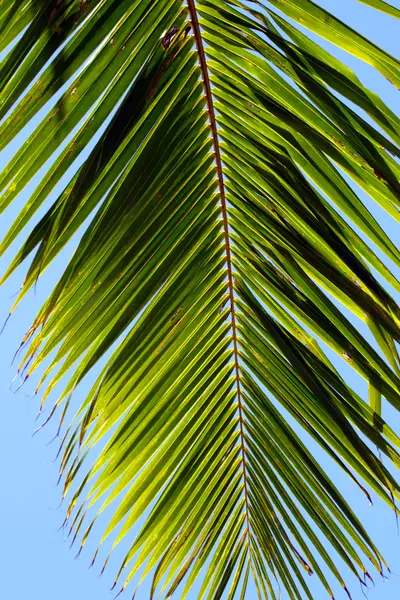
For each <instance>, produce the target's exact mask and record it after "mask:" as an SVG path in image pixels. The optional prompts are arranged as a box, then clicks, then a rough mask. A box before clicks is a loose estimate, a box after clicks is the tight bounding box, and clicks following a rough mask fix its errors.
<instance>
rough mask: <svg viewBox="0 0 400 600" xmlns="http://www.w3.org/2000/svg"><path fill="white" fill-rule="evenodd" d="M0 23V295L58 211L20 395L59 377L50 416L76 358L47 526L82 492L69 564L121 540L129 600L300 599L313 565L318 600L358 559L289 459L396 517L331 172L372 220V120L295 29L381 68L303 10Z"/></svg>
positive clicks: (359, 295)
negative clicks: (5, 222) (0, 164)
mask: <svg viewBox="0 0 400 600" xmlns="http://www.w3.org/2000/svg"><path fill="white" fill-rule="evenodd" d="M363 1H364V4H367V5H369V6H370V7H372V8H373V9H377V10H381V11H383V12H386V13H387V14H389V15H391V16H392V17H397V18H398V17H399V11H398V9H396V8H394V7H392V6H390V5H389V4H388V3H386V2H383V1H381V0H371V1H367V0H363ZM2 11H3V12H2V16H1V19H0V28H1V31H2V42H1V44H2V45H1V50H3V51H4V52H3V56H4V57H3V62H2V64H1V71H0V85H1V101H0V116H1V118H2V124H1V126H0V144H1V148H2V149H6V148H7V147H8V144H9V143H10V142H11V141H12V140H13V139H14V138H15V137H16V136H17V134H20V133H21V132H22V133H21V135H22V136H25V137H24V142H23V143H22V144H21V145H20V147H19V148H18V150H17V152H16V153H15V154H14V155H13V156H12V158H11V159H10V161H9V163H8V165H7V166H6V168H5V169H4V171H3V173H2V174H1V176H0V188H1V196H0V207H1V210H2V211H4V210H5V209H7V208H8V206H9V205H10V204H11V203H12V202H14V201H15V200H16V199H17V198H18V197H19V194H20V193H21V192H22V191H23V190H24V189H25V187H26V186H27V185H28V183H29V182H30V181H31V180H32V179H33V178H34V177H37V178H38V179H37V181H38V183H37V186H36V189H34V191H33V192H32V194H31V195H30V197H29V199H28V200H27V202H26V204H25V205H24V206H23V207H22V208H21V210H20V212H19V214H18V216H17V217H16V219H15V221H14V223H13V224H12V225H11V227H10V229H9V231H8V232H7V234H6V235H5V238H4V239H3V241H2V243H1V246H0V253H1V254H3V253H4V252H5V251H6V250H8V249H9V247H10V246H11V245H12V244H13V243H14V242H15V240H16V239H17V238H18V239H20V238H19V237H18V236H19V234H20V233H21V232H23V231H25V227H26V226H28V225H30V224H31V229H30V232H29V233H28V234H27V235H25V239H24V240H23V242H22V244H21V245H20V248H19V250H18V251H17V252H16V254H15V257H14V259H13V260H12V261H11V263H10V266H9V268H8V270H7V272H6V273H5V275H4V278H3V281H4V280H5V279H6V278H8V277H9V276H10V275H11V274H12V273H13V272H14V271H15V270H16V269H17V267H19V266H20V265H21V263H22V262H23V261H24V260H25V259H26V258H28V257H29V261H30V262H29V268H28V270H27V274H26V277H25V279H24V282H23V286H22V288H21V291H20V293H19V295H18V297H17V299H16V301H15V304H14V307H13V308H12V310H14V308H15V307H16V306H17V305H18V304H19V302H20V301H21V300H22V298H23V297H24V296H25V295H26V294H27V293H28V292H29V290H31V288H32V287H33V286H34V285H35V284H36V282H37V280H38V278H39V277H40V276H41V274H42V273H43V272H44V271H45V270H46V268H47V267H48V266H49V265H50V263H51V262H52V261H53V260H54V259H55V258H56V257H57V255H59V253H60V252H62V251H63V249H64V248H65V246H66V245H67V244H68V242H69V241H70V240H71V239H72V238H73V237H74V236H75V235H76V234H77V233H78V231H80V230H81V229H82V227H83V235H82V237H81V238H80V240H79V243H78V245H77V248H76V250H75V251H74V252H73V253H72V256H71V257H70V260H69V263H68V265H67V267H66V268H65V270H64V272H63V273H62V274H61V276H60V278H59V280H58V281H57V282H56V285H55V287H54V290H53V291H52V293H51V294H50V296H49V297H48V299H47V300H46V302H45V303H44V305H43V306H42V308H41V309H40V311H39V313H38V314H37V316H36V318H35V320H34V322H33V324H32V326H31V328H30V329H29V331H28V332H27V334H26V336H25V338H24V339H23V341H22V344H21V346H22V347H23V348H24V355H23V359H22V362H21V365H20V371H21V377H22V379H23V381H25V380H26V379H27V378H28V377H30V376H31V374H32V373H33V372H34V371H36V370H37V369H38V368H39V367H40V366H41V365H45V368H42V370H41V371H42V376H41V379H40V381H39V383H38V385H37V388H36V390H37V391H39V390H41V392H42V404H41V406H43V404H44V402H45V400H46V399H47V397H48V396H49V394H50V393H51V392H52V391H53V389H54V388H55V387H56V385H57V384H58V383H59V382H60V381H62V385H63V389H62V391H61V392H59V393H58V396H57V397H56V398H55V404H54V408H53V410H52V411H51V413H50V416H51V415H52V414H53V412H54V411H55V408H56V407H63V408H62V409H61V420H60V427H59V432H60V431H61V429H62V428H63V424H64V421H65V418H66V415H67V414H69V406H70V399H71V396H73V397H74V398H75V397H76V396H77V395H78V392H76V391H75V390H76V388H77V387H78V386H79V384H80V383H81V382H82V380H83V379H84V378H85V377H86V376H87V375H89V374H90V373H91V371H92V369H93V368H94V367H96V366H97V367H98V368H100V374H99V375H98V377H97V379H96V380H95V381H94V383H93V382H92V383H93V384H92V388H91V390H90V392H89V394H88V396H87V397H86V398H85V399H83V400H82V402H81V404H80V406H78V409H77V412H76V414H75V416H74V417H72V418H70V422H69V424H68V426H67V428H66V429H65V430H63V438H62V443H61V448H60V452H61V468H60V473H61V475H62V476H63V478H64V494H63V495H64V496H66V495H67V494H68V496H69V507H68V510H67V521H68V522H69V523H70V532H71V534H73V539H74V540H75V539H76V538H80V539H81V548H82V546H83V545H84V544H85V542H86V539H87V538H88V536H89V535H90V536H92V535H95V532H96V531H97V529H96V528H94V523H95V521H96V519H97V517H98V515H100V514H101V513H103V512H104V511H105V509H106V508H107V511H106V513H105V514H106V515H108V516H107V520H104V519H103V523H105V525H104V529H103V532H102V535H101V539H100V540H99V548H98V549H97V550H96V554H95V558H96V557H97V555H98V553H99V552H105V554H104V556H106V555H107V547H108V552H111V551H113V550H114V548H116V546H118V545H119V543H120V542H121V540H122V539H123V538H125V536H129V540H130V541H129V544H128V550H127V552H126V554H125V556H124V555H122V564H121V568H120V570H119V572H118V574H117V578H116V580H115V585H117V582H118V581H119V582H120V586H121V585H122V589H125V587H126V586H127V585H128V584H129V582H130V581H131V580H135V581H136V582H137V581H139V579H140V581H142V580H143V579H145V578H148V577H150V579H151V580H152V586H151V597H152V598H153V597H156V596H157V597H158V596H159V595H160V597H165V598H169V597H171V596H172V595H175V594H178V595H180V597H181V598H185V597H186V596H187V595H188V594H189V592H190V590H191V589H192V587H193V585H194V584H195V582H198V590H199V591H198V596H197V597H198V598H220V597H222V596H223V595H224V594H225V595H226V597H227V598H229V599H233V598H245V597H246V591H247V589H248V585H249V581H250V580H252V581H253V583H254V585H255V589H256V590H257V594H258V596H259V597H260V598H271V599H274V598H277V597H278V596H279V586H282V587H283V588H285V589H286V592H287V595H288V597H289V598H293V599H298V598H303V597H304V598H312V596H311V592H310V590H309V588H308V581H307V579H308V577H307V578H306V576H308V575H311V574H313V573H314V574H315V576H316V577H317V578H318V579H319V580H320V582H321V584H322V586H323V587H324V588H325V589H326V592H327V595H328V596H331V597H332V598H333V594H334V593H335V592H334V591H332V590H335V589H336V588H337V587H339V588H340V587H342V588H343V589H344V590H346V591H347V590H348V587H347V586H348V585H349V584H348V583H347V582H346V581H345V576H344V575H343V572H345V573H348V572H351V573H352V574H353V575H354V576H355V577H356V578H358V579H359V580H360V581H362V580H363V578H365V577H370V575H369V573H368V568H367V564H368V563H367V559H368V560H369V562H371V563H372V564H373V566H374V567H375V568H376V569H377V570H378V572H379V573H382V570H383V568H384V566H385V564H386V563H385V561H384V559H383V557H382V555H381V553H380V550H378V549H377V548H376V547H375V545H374V542H373V540H372V539H371V538H370V535H369V534H368V532H367V530H366V528H365V525H364V524H363V523H361V522H360V520H359V519H358V517H357V514H356V511H355V509H354V508H352V507H351V506H350V504H349V502H348V500H346V498H345V497H344V496H343V495H342V493H341V492H340V490H339V489H338V488H337V487H336V485H335V483H334V482H333V480H332V478H331V477H330V476H329V474H327V473H326V472H325V470H324V469H323V468H322V467H321V466H320V465H319V463H318V460H317V458H316V457H315V455H314V451H313V450H312V448H315V444H316V445H317V446H319V447H320V448H321V451H323V452H325V453H326V455H327V456H328V457H329V458H330V459H331V461H332V462H334V463H336V465H338V467H339V468H340V469H341V470H342V471H343V473H344V474H346V475H347V476H348V477H350V478H351V480H352V481H353V483H354V485H355V486H358V488H359V489H361V490H362V492H363V493H364V494H365V496H366V497H367V498H368V499H369V500H371V499H372V497H373V496H375V495H378V496H379V497H381V498H382V499H383V500H384V501H386V503H387V504H388V506H389V507H390V508H392V509H394V510H397V509H396V501H397V500H398V499H399V498H400V486H399V484H398V481H397V479H396V477H395V476H394V474H393V473H394V471H393V469H391V468H390V466H391V465H393V466H395V467H399V465H400V455H399V447H400V439H399V436H398V435H397V433H396V432H395V431H394V430H393V429H392V428H391V427H390V424H389V423H387V422H385V420H384V419H383V417H382V414H381V412H382V401H383V400H384V401H385V402H388V403H390V405H391V406H392V407H393V408H394V409H395V410H399V409H400V365H399V355H398V351H397V343H398V342H399V339H400V311H399V307H398V305H397V303H396V301H395V294H396V293H398V292H399V291H400V283H399V281H398V280H397V279H396V276H395V270H396V268H398V267H399V266H400V252H399V249H398V247H397V246H396V244H395V243H393V241H392V240H391V239H390V237H389V236H388V234H387V233H386V232H385V230H384V228H383V227H382V226H381V225H380V224H379V223H378V222H377V221H376V219H375V218H374V216H373V214H372V213H371V212H370V210H369V209H368V207H367V205H366V202H365V200H364V198H365V196H364V197H363V196H362V195H360V194H358V193H357V192H356V187H355V186H352V185H350V183H349V182H350V181H353V182H354V183H355V184H356V185H357V186H358V187H359V188H360V189H361V190H364V192H366V193H367V194H368V196H369V198H370V200H371V201H374V202H375V203H377V205H379V206H380V207H381V208H382V209H383V210H384V211H386V212H387V214H388V215H390V217H392V218H393V219H395V220H397V221H400V212H399V207H400V184H399V180H400V177H399V176H400V167H399V162H398V158H399V157H400V135H399V132H400V120H399V117H398V116H397V115H396V114H394V113H393V112H392V111H391V110H390V109H389V107H388V106H386V105H385V104H384V102H383V101H382V100H381V99H380V98H379V97H378V96H377V95H376V94H374V93H373V92H372V91H371V90H369V89H367V88H366V87H365V86H364V85H363V84H362V83H361V82H360V80H359V79H358V77H357V75H356V74H355V73H354V72H353V71H352V70H351V69H350V68H349V67H347V66H345V65H344V64H342V63H341V62H340V61H339V60H338V59H336V58H335V57H333V56H332V55H331V54H329V52H328V51H327V50H326V49H325V47H322V46H320V45H318V44H317V43H316V42H315V41H314V40H313V39H312V37H309V36H308V35H307V34H306V33H304V28H306V29H308V30H309V31H311V32H313V33H315V34H317V35H319V36H320V37H322V38H324V39H325V40H327V41H328V42H331V43H333V44H335V45H336V46H338V47H339V48H341V49H342V50H345V51H347V52H349V53H351V54H353V55H355V56H356V57H357V58H359V59H361V60H362V61H365V62H366V63H368V64H369V65H372V67H374V68H375V69H376V70H377V71H378V72H379V73H381V74H382V75H383V76H384V77H386V78H387V79H389V80H390V81H391V83H393V85H395V86H396V87H400V62H399V61H398V60H396V59H395V58H393V57H392V56H390V55H389V54H388V53H387V52H385V51H384V50H382V49H380V48H379V47H377V46H376V45H375V44H373V43H372V42H371V41H369V40H367V39H366V38H364V37H363V36H362V35H360V34H358V33H357V32H356V31H354V30H353V29H351V28H350V27H348V26H347V25H346V24H345V23H342V22H341V21H340V20H339V19H337V18H336V17H334V16H333V15H331V14H329V13H328V12H327V11H325V10H324V9H322V8H321V7H319V6H318V5H317V4H314V3H313V2H311V1H310V0H296V1H294V0H268V1H265V2H261V1H260V2H251V3H250V2H240V1H239V0H213V1H212V2H211V1H209V0H196V1H194V0H187V1H186V2H183V3H182V2H181V1H180V0H157V2H154V1H146V0H121V1H118V2H117V1H114V0H113V1H106V0H97V1H94V2H86V1H85V0H68V1H66V2H53V1H48V2H47V1H46V0H27V1H26V2H16V1H13V0H5V1H3V3H2ZM294 23H295V24H294ZM43 209H44V210H43ZM39 210H41V214H42V216H41V217H40V218H39V217H37V214H38V211H39ZM390 289H393V295H391V293H390V291H389V290H390ZM349 311H350V313H349ZM349 314H352V316H351V317H348V316H346V315H349ZM360 321H361V322H363V323H364V325H363V327H368V328H369V330H370V333H371V335H372V336H373V338H374V339H375V341H376V344H373V343H369V342H368V340H367V339H366V336H365V335H363V334H362V333H361V331H360V327H359V322H360ZM335 355H336V357H337V358H338V359H339V360H340V359H341V360H342V361H343V363H346V364H347V365H349V366H350V367H351V368H352V369H354V371H355V372H357V373H358V374H360V375H361V376H362V377H363V378H364V380H366V382H367V384H368V387H369V394H368V396H369V402H368V399H366V398H363V397H360V395H358V394H357V393H356V391H355V390H354V389H353V388H352V386H351V385H350V384H349V382H348V381H347V380H346V378H345V377H344V376H343V375H342V374H341V372H339V371H338V370H337V369H336V367H335V366H334V363H333V362H332V361H333V360H334V359H333V357H334V356H335ZM336 364H337V361H336ZM54 393H55V392H54ZM311 440H312V441H311ZM313 444H314V445H313ZM375 448H376V451H375V450H374V449H375ZM381 455H382V456H384V457H385V460H381ZM109 539H110V541H109ZM338 559H339V560H338ZM107 560H108V558H107V559H106V562H107Z"/></svg>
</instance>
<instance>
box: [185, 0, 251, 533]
mask: <svg viewBox="0 0 400 600" xmlns="http://www.w3.org/2000/svg"><path fill="white" fill-rule="evenodd" d="M187 7H188V11H189V17H190V22H191V25H192V31H193V36H194V39H195V43H196V49H197V53H198V57H199V66H200V70H201V74H202V82H203V85H204V95H205V99H206V105H207V111H208V118H209V125H210V129H211V137H212V144H213V150H214V155H215V167H216V171H217V179H218V189H219V196H220V202H221V214H222V223H223V231H224V240H225V252H226V254H225V256H226V267H227V277H228V282H227V285H228V292H229V313H230V322H231V334H232V343H233V358H234V374H235V385H236V392H237V400H238V419H239V437H240V447H241V457H242V470H243V486H244V500H245V510H246V524H247V527H246V529H247V532H249V500H248V488H247V470H246V457H245V446H244V440H245V435H244V419H243V406H242V393H241V385H240V363H239V348H238V333H237V324H236V316H235V292H234V277H233V265H232V253H231V239H230V235H229V223H228V209H227V202H226V195H225V186H224V177H223V171H222V160H221V151H220V144H219V138H218V130H217V121H216V116H215V110H214V101H213V95H212V91H211V82H210V77H209V72H208V66H207V58H206V53H205V50H204V45H203V38H202V35H201V29H200V24H199V20H198V16H197V9H196V3H195V0H187Z"/></svg>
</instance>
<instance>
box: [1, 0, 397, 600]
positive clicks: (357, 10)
mask: <svg viewBox="0 0 400 600" xmlns="http://www.w3.org/2000/svg"><path fill="white" fill-rule="evenodd" d="M320 4H322V5H323V6H325V7H326V8H327V9H329V10H331V11H332V12H334V13H335V14H337V15H338V16H339V17H341V18H342V19H343V20H346V21H347V22H348V23H350V24H351V25H352V26H353V27H355V28H357V29H359V30H360V31H361V32H362V33H364V34H365V35H366V36H368V37H370V38H371V39H372V40H374V41H375V42H376V43H378V44H379V45H381V46H382V47H383V48H385V49H386V50H388V51H389V52H391V53H392V54H394V55H397V56H399V54H400V25H399V22H398V21H397V22H396V21H395V20H394V19H390V18H389V17H387V16H385V15H383V14H380V13H377V12H376V11H373V10H372V9H369V8H368V7H366V6H364V5H362V4H361V3H358V2H357V1H356V0H320ZM392 4H394V5H395V6H399V7H400V4H399V0H392ZM337 54H338V56H339V57H340V58H342V59H343V58H344V54H343V53H337ZM345 60H346V62H347V63H348V64H349V65H350V66H352V67H353V68H357V71H358V73H359V74H360V76H361V78H362V80H363V82H364V83H366V84H367V85H369V86H371V87H372V88H373V89H374V90H375V91H377V92H378V93H379V94H380V96H381V97H382V98H383V99H384V100H385V101H386V102H387V103H388V104H389V105H390V106H391V108H392V109H393V110H395V111H399V108H400V101H399V98H400V95H399V94H400V92H398V91H397V90H395V89H394V88H393V87H391V86H390V85H389V84H388V82H386V81H385V80H384V79H383V78H381V77H379V76H377V75H375V74H374V72H373V71H372V69H371V68H369V67H368V66H366V65H362V64H361V63H359V62H358V61H356V60H355V59H352V58H351V57H350V58H349V57H347V59H345ZM4 154H6V153H3V156H1V158H0V168H2V167H3V166H4V164H5V163H6V161H7V156H4ZM31 189H32V188H30V190H31ZM26 197H27V194H26V193H24V194H22V196H21V198H19V199H18V202H17V204H18V208H19V207H20V206H21V204H22V203H23V202H24V201H25V200H26ZM16 214H17V206H15V207H13V208H12V209H11V210H10V211H9V212H8V213H7V214H6V216H5V217H4V216H2V217H1V224H0V237H1V236H2V235H3V234H4V232H5V231H6V229H7V225H8V224H9V223H10V222H11V220H12V218H13V216H15V215H16ZM378 214H379V213H378ZM382 222H383V223H384V225H385V226H386V227H387V228H389V229H390V230H391V232H392V237H393V239H396V236H395V227H394V225H393V224H392V223H391V222H389V220H385V217H384V218H383V221H382ZM399 237H400V236H397V238H399ZM10 256H11V253H9V254H8V255H7V256H6V257H4V258H2V259H0V272H3V271H4V268H5V266H6V264H7V262H8V260H9V258H10ZM65 261H66V256H65V255H64V256H63V257H61V258H60V259H59V260H58V261H56V262H55V263H54V265H53V266H52V267H51V268H50V269H49V270H48V272H47V273H46V274H45V276H44V277H43V279H42V280H41V282H40V284H39V285H38V286H37V289H36V294H34V293H32V294H30V296H29V298H28V299H27V300H26V301H25V302H24V303H23V305H22V306H21V308H20V309H19V310H18V311H17V312H16V314H15V315H14V316H13V318H12V319H11V320H10V321H9V323H8V325H7V328H6V330H5V332H4V334H3V335H2V336H1V338H0V356H1V359H0V398H1V421H0V473H1V481H2V487H1V493H0V531H1V538H2V552H1V560H0V573H1V574H2V578H1V584H0V590H1V597H3V598H7V600H20V599H21V600H22V599H25V598H29V599H32V600H67V599H68V600H72V599H73V600H87V599H89V598H90V599H92V598H93V599H96V600H106V599H107V600H109V599H110V598H112V595H111V594H110V592H109V587H110V582H111V581H112V576H113V574H114V571H113V568H112V566H111V568H110V569H109V571H108V573H107V572H106V574H105V575H104V576H103V578H101V579H100V578H98V577H97V574H98V571H99V569H98V568H97V569H94V570H88V565H89V562H90V557H91V554H92V553H93V549H94V548H93V545H92V546H91V544H90V542H89V543H88V544H87V547H86V551H85V552H84V553H83V555H82V556H81V558H80V559H79V560H73V558H74V555H75V552H73V551H72V552H71V551H70V550H69V546H68V544H67V543H65V542H64V541H63V539H64V534H63V533H62V532H60V531H58V527H59V526H60V525H61V523H62V521H63V510H62V509H60V508H57V506H58V504H59V499H60V489H59V488H57V487H55V483H56V481H57V464H56V463H54V462H53V459H54V457H55V454H56V448H57V446H56V443H54V444H50V445H49V446H47V445H46V444H47V442H48V441H49V440H50V439H51V437H52V435H53V434H54V427H55V423H54V424H53V425H50V426H49V427H47V428H46V429H45V430H44V432H41V433H40V434H39V435H37V436H35V437H33V438H32V433H33V431H34V429H35V417H36V414H37V408H38V400H37V399H36V398H32V397H29V394H31V393H32V391H33V388H34V385H33V383H32V384H30V385H27V386H26V387H25V388H22V389H21V390H20V391H19V392H17V393H16V394H14V393H12V392H11V391H10V389H9V388H10V384H11V380H12V378H13V376H14V374H15V368H14V369H12V368H10V365H11V361H12V357H13V354H14V351H15V350H16V349H17V347H18V344H19V342H20V340H21V338H22V337H23V335H24V333H25V332H26V330H27V329H28V327H29V325H30V323H31V321H32V319H33V317H34V315H35V313H36V311H37V309H38V308H39V307H40V306H41V303H42V301H43V299H44V298H45V297H46V296H47V294H48V293H49V291H50V289H51V287H52V285H53V284H54V281H55V278H56V277H57V276H58V274H59V273H60V267H61V266H62V264H65ZM22 277H23V272H22V270H19V271H18V273H16V274H15V276H13V278H12V279H11V280H10V281H9V282H7V284H6V285H5V286H4V287H3V288H2V289H0V319H3V318H5V317H6V315H7V312H8V308H9V306H10V305H11V302H12V300H10V297H11V296H12V295H13V294H15V293H16V292H17V290H18V288H19V285H20V284H21V281H22ZM357 386H360V389H362V384H361V383H359V382H357ZM83 393H84V390H81V394H82V395H83ZM395 418H396V421H395V423H394V424H393V426H394V428H395V429H396V430H397V431H399V429H400V428H399V423H400V419H399V417H398V416H396V417H395ZM339 484H340V486H341V488H342V489H344V490H345V491H346V492H347V494H348V497H349V499H350V501H351V502H352V503H353V504H355V505H356V506H357V507H358V509H359V510H358V514H359V516H360V518H361V519H362V520H363V521H365V522H366V523H367V524H368V527H369V530H370V532H371V533H372V535H373V537H374V539H375V541H376V542H377V544H378V546H380V547H381V548H384V550H385V556H386V558H387V560H388V562H389V564H390V565H391V567H392V570H393V571H394V573H398V574H399V576H396V575H393V576H392V578H391V579H390V581H388V582H386V583H385V585H383V584H382V583H381V581H379V578H378V577H376V588H375V589H374V590H371V591H370V592H368V598H369V599H370V600H381V599H382V600H383V599H384V600H398V599H399V598H400V536H399V534H398V533H397V529H396V521H395V519H394V516H393V513H391V511H389V510H383V507H382V505H381V504H380V503H379V501H377V502H376V503H375V504H374V506H373V507H369V506H368V503H367V502H366V501H365V500H364V498H363V497H362V496H361V495H360V494H359V493H358V492H357V490H356V489H355V488H354V487H353V486H352V485H351V484H350V483H349V482H348V481H346V480H344V481H340V482H339ZM90 550H91V551H90ZM114 565H116V561H114ZM348 581H349V582H351V591H352V596H353V599H354V600H360V599H362V598H363V596H362V595H361V591H360V588H359V586H358V584H357V582H353V581H351V578H348ZM313 589H315V600H320V599H321V600H322V598H325V597H326V596H325V594H324V593H323V591H322V590H321V588H319V587H318V586H316V587H315V588H313ZM125 597H127V598H130V595H129V594H126V596H125ZM145 597H146V598H147V597H148V595H147V594H145V593H144V592H143V594H141V593H139V594H138V596H137V598H138V600H142V598H145ZM253 597H254V598H255V596H253V594H250V595H249V598H250V600H252V599H253ZM283 597H284V596H283ZM340 597H345V594H344V593H343V594H340V593H339V594H337V598H340ZM192 598H196V591H195V590H193V595H192Z"/></svg>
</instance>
